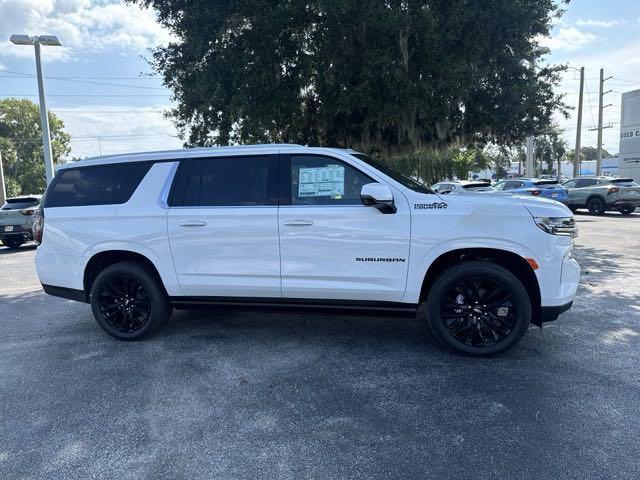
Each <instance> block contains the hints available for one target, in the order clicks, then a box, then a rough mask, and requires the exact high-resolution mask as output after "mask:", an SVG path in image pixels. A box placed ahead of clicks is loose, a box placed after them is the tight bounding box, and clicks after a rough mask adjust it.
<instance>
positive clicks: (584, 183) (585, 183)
mask: <svg viewBox="0 0 640 480" xmlns="http://www.w3.org/2000/svg"><path fill="white" fill-rule="evenodd" d="M596 183H599V182H598V181H597V180H595V179H593V178H580V179H578V180H577V181H576V188H583V187H592V186H594V185H595V184H596Z"/></svg>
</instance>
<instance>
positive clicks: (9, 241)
mask: <svg viewBox="0 0 640 480" xmlns="http://www.w3.org/2000/svg"><path fill="white" fill-rule="evenodd" d="M2 243H4V245H5V246H6V247H7V248H9V249H11V250H17V249H18V248H20V246H21V245H22V244H23V243H24V240H23V239H21V238H5V239H4V240H2Z"/></svg>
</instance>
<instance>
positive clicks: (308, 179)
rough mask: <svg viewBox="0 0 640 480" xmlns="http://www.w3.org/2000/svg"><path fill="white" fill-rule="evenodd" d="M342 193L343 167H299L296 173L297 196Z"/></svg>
mask: <svg viewBox="0 0 640 480" xmlns="http://www.w3.org/2000/svg"><path fill="white" fill-rule="evenodd" d="M343 195H344V167H343V166H342V165H327V166H326V167H315V168H301V169H300V172H299V173H298V197H332V198H341V197H342V196H343Z"/></svg>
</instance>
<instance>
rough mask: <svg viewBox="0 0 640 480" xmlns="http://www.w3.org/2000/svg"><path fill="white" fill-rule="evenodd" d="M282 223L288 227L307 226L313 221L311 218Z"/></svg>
mask: <svg viewBox="0 0 640 480" xmlns="http://www.w3.org/2000/svg"><path fill="white" fill-rule="evenodd" d="M284 224H285V225H286V226H288V227H308V226H310V225H313V222H312V221H311V220H290V221H288V222H284Z"/></svg>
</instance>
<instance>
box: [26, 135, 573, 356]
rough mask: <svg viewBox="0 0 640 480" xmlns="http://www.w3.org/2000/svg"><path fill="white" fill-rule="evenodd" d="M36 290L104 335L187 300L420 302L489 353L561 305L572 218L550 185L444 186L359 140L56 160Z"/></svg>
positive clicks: (453, 340)
mask: <svg viewBox="0 0 640 480" xmlns="http://www.w3.org/2000/svg"><path fill="white" fill-rule="evenodd" d="M34 234H35V237H36V240H37V241H38V242H40V245H39V247H38V249H37V255H36V266H37V272H38V276H39V278H40V281H41V283H42V285H43V288H44V290H45V292H47V293H48V294H51V295H56V296H60V297H63V298H67V299H72V300H79V301H82V302H87V303H90V304H91V309H92V310H93V314H94V316H95V318H96V320H97V321H98V323H99V324H100V326H101V327H102V328H103V329H104V330H105V331H106V332H107V333H109V334H110V335H112V336H114V337H116V338H119V339H123V340H135V339H140V338H142V337H145V336H147V335H149V334H151V333H152V332H154V331H156V330H157V329H158V327H160V326H161V325H162V324H163V323H164V322H165V321H166V320H167V319H168V317H169V316H170V314H171V311H172V308H173V307H176V308H188V307H189V306H193V305H197V304H211V305H226V306H231V307H241V308H247V307H251V308H258V309H266V308H274V307H275V308H299V309H330V310H340V311H345V310H347V311H367V312H378V313H384V314H392V313H396V314H397V313H399V314H408V315H414V316H415V315H416V314H417V315H418V316H419V318H424V319H425V320H426V322H427V323H428V325H429V327H430V329H431V331H432V332H433V335H434V337H435V338H436V339H437V340H438V341H439V342H440V343H442V344H443V345H444V346H446V347H447V348H449V349H451V350H454V351H457V352H461V353H466V354H475V355H488V354H495V353H498V352H501V351H504V350H506V349H507V348H509V347H512V346H513V345H514V344H515V343H516V342H518V341H519V340H520V339H521V338H522V336H523V335H524V334H525V332H526V331H527V329H528V327H529V324H530V323H534V324H536V325H541V324H542V322H545V321H550V320H554V319H556V318H557V317H558V315H559V314H560V313H562V312H564V311H565V310H567V309H568V308H570V306H571V304H572V301H573V298H574V295H575V292H576V289H577V286H578V281H579V276H580V268H579V266H578V264H577V263H576V261H575V260H574V259H573V258H572V256H571V249H572V243H573V237H574V236H575V234H576V229H575V225H574V219H573V216H572V214H571V211H570V210H569V209H568V208H567V207H565V206H564V205H561V204H560V203H557V202H554V201H551V200H542V199H538V198H531V197H528V196H527V197H518V196H509V197H505V196H500V195H497V194H496V195H494V194H478V195H453V196H452V195H448V196H440V195H438V194H436V193H434V192H433V191H432V190H430V189H429V188H427V187H425V186H424V185H422V184H420V183H418V182H416V181H415V180H413V179H411V178H409V177H406V176H404V175H402V174H401V173H398V172H396V171H394V170H392V169H391V168H390V167H389V166H388V165H386V164H383V163H381V162H379V161H376V160H374V159H372V158H369V157H368V156H366V155H363V154H360V153H357V152H354V151H351V150H342V149H333V148H311V147H303V146H298V145H253V146H242V147H220V148H202V149H187V150H178V151H165V152H151V153H137V154H129V155H116V156H109V157H99V158H95V159H88V160H83V161H80V162H76V163H70V164H67V165H63V166H62V167H61V168H60V169H59V170H58V172H57V174H56V176H55V178H54V180H53V182H52V183H51V184H50V186H49V188H48V189H47V192H46V194H45V197H44V199H43V202H42V204H41V209H40V211H39V212H38V213H37V214H36V219H35V224H34Z"/></svg>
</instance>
